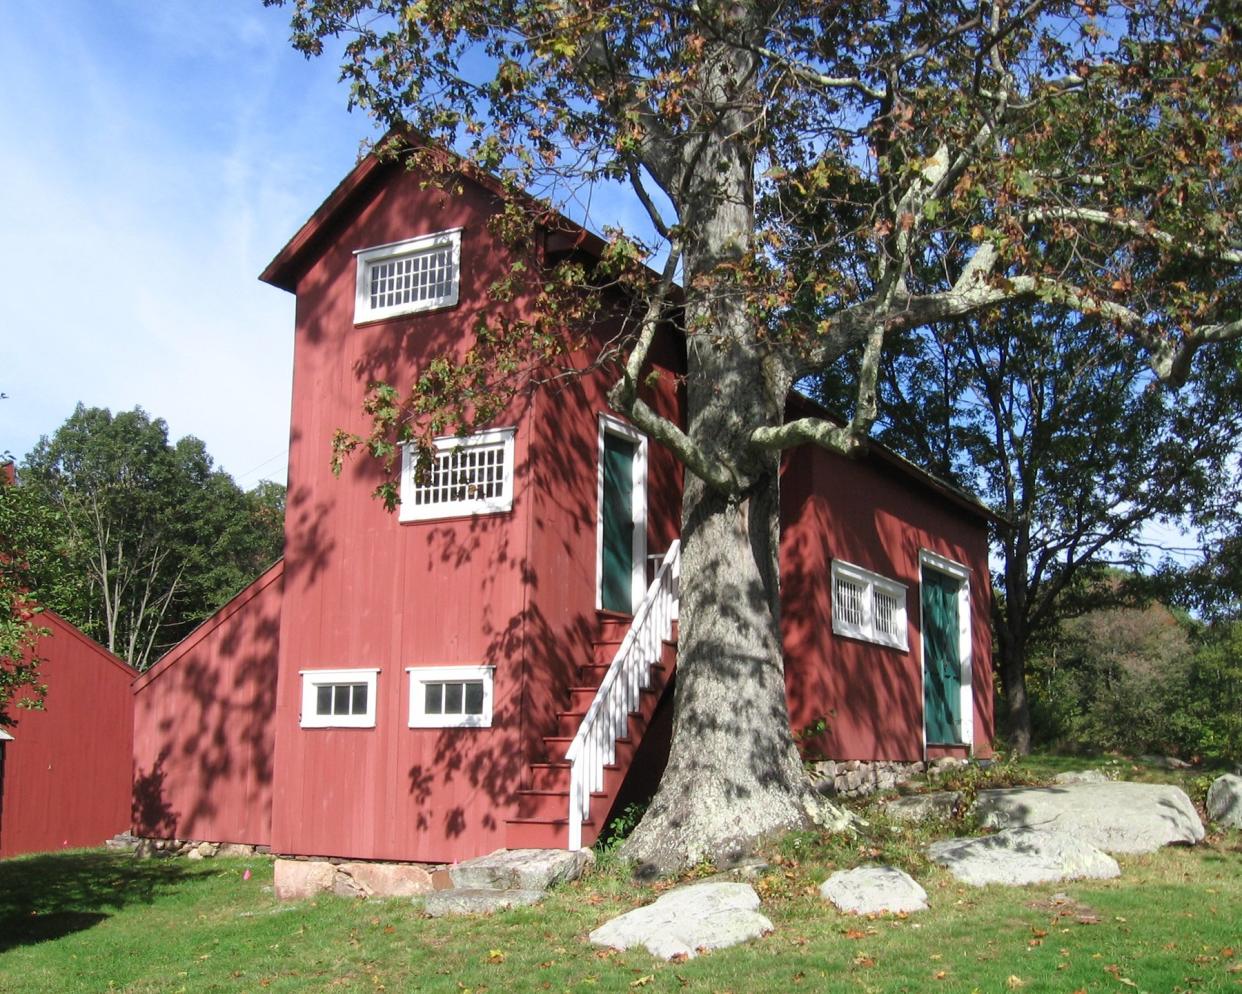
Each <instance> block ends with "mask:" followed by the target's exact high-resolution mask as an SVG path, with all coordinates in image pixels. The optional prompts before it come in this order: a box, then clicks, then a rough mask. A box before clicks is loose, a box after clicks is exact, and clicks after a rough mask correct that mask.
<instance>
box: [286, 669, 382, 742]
mask: <svg viewBox="0 0 1242 994" xmlns="http://www.w3.org/2000/svg"><path fill="white" fill-rule="evenodd" d="M300 675H301V677H302V722H301V724H302V727H303V728H374V727H375V687H376V684H377V683H378V682H379V670H378V669H337V670H301V671H300Z"/></svg>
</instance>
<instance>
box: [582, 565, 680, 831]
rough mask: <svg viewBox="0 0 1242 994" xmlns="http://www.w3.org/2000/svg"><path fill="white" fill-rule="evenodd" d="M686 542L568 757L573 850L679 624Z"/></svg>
mask: <svg viewBox="0 0 1242 994" xmlns="http://www.w3.org/2000/svg"><path fill="white" fill-rule="evenodd" d="M680 577H681V543H680V542H674V543H673V544H672V545H670V546H669V549H668V552H667V553H666V554H665V556H664V560H663V562H661V563H660V568H659V570H657V571H656V576H655V579H654V580H653V581H652V582H651V586H650V587H648V588H647V593H646V594H645V595H644V596H643V602H642V603H641V604H639V605H638V610H637V611H635V612H634V621H633V623H632V624H631V625H630V630H629V631H628V632H626V633H625V638H624V639H623V640H622V642H621V647H620V648H619V649H618V650H617V654H616V655H615V656H614V657H613V660H612V663H611V664H610V665H609V667H608V672H607V673H606V674H605V675H604V679H603V682H602V683H600V685H599V690H598V691H596V693H595V699H594V700H592V701H591V706H590V708H588V709H587V713H586V716H585V717H584V718H583V719H582V724H581V725H579V726H578V734H577V735H575V736H574V740H573V742H572V743H570V746H569V749H568V750H567V751H566V753H565V758H566V759H567V760H568V761H569V764H570V772H569V848H570V850H577V849H581V848H582V823H583V821H585V820H586V819H587V818H588V817H590V814H591V792H592V791H596V790H602V789H603V787H604V767H605V766H607V765H608V764H609V763H612V762H614V761H615V760H616V758H617V739H619V738H621V736H623V735H624V734H625V733H626V730H627V725H628V722H629V716H630V712H631V711H636V710H638V697H639V693H640V691H642V689H643V688H644V687H648V686H650V685H651V668H652V667H653V666H654V665H655V664H656V663H658V662H659V661H660V656H661V654H662V653H663V651H664V642H665V640H666V639H668V638H670V637H671V636H672V634H673V622H674V621H676V620H677V586H678V581H679V580H680Z"/></svg>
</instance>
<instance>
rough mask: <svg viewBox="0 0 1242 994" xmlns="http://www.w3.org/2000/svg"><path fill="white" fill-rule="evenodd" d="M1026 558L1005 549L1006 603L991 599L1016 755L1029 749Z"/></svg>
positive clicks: (1007, 722)
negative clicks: (1025, 615)
mask: <svg viewBox="0 0 1242 994" xmlns="http://www.w3.org/2000/svg"><path fill="white" fill-rule="evenodd" d="M1025 569H1026V560H1025V559H1021V558H1019V556H1018V555H1017V554H1015V553H1013V552H1012V551H1011V550H1009V549H1006V568H1005V602H1004V606H1003V608H1002V607H1001V605H1000V604H998V603H996V602H995V601H994V602H993V605H992V606H993V611H992V627H993V630H994V631H995V632H996V641H997V650H998V655H999V657H1000V658H999V660H998V666H997V668H998V669H999V671H1000V679H1001V689H1002V690H1003V691H1004V692H1005V726H1006V730H1007V732H1008V741H1009V748H1010V750H1011V751H1012V752H1013V753H1014V754H1015V755H1018V756H1026V755H1028V754H1029V753H1030V751H1031V705H1030V700H1029V698H1028V697H1027V695H1026V647H1027V633H1026V627H1025V624H1024V619H1023V615H1024V612H1025V608H1026V574H1025Z"/></svg>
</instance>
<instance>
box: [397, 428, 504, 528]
mask: <svg viewBox="0 0 1242 994" xmlns="http://www.w3.org/2000/svg"><path fill="white" fill-rule="evenodd" d="M435 445H436V451H435V452H434V453H433V455H432V457H431V461H430V465H420V464H419V460H418V456H417V453H416V452H415V451H414V449H413V447H412V446H406V450H405V454H404V457H403V465H402V473H401V520H402V521H425V520H427V519H429V518H448V517H457V516H464V515H468V514H495V513H498V512H501V511H508V510H509V509H510V508H511V507H512V506H513V429H512V428H501V429H495V430H492V431H485V432H480V433H479V434H477V435H470V436H469V437H467V438H441V439H437V440H436V443H435Z"/></svg>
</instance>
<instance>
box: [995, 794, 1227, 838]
mask: <svg viewBox="0 0 1242 994" xmlns="http://www.w3.org/2000/svg"><path fill="white" fill-rule="evenodd" d="M975 810H976V813H977V814H978V815H979V818H980V821H981V823H982V824H983V825H984V826H985V827H987V828H1038V829H1044V830H1048V831H1059V832H1065V833H1066V834H1068V835H1072V836H1074V837H1076V838H1079V839H1081V840H1083V841H1084V842H1089V843H1090V844H1091V845H1093V846H1095V847H1096V848H1098V849H1103V850H1104V851H1105V852H1114V853H1144V852H1155V850H1157V849H1159V848H1160V847H1161V846H1166V845H1170V844H1174V843H1184V844H1191V845H1193V844H1194V843H1196V842H1200V841H1202V839H1203V822H1201V821H1200V820H1199V816H1198V814H1196V813H1195V808H1194V805H1193V804H1191V803H1190V798H1189V797H1187V796H1186V792H1185V791H1183V790H1182V789H1181V788H1179V787H1173V786H1171V785H1169V784H1153V783H1098V784H1097V783H1077V784H1063V785H1061V786H1057V787H1018V788H1008V789H1004V790H981V791H979V798H978V801H977V806H976V809H975Z"/></svg>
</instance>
